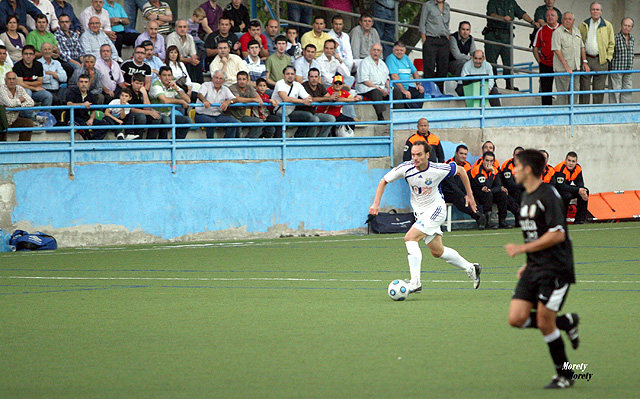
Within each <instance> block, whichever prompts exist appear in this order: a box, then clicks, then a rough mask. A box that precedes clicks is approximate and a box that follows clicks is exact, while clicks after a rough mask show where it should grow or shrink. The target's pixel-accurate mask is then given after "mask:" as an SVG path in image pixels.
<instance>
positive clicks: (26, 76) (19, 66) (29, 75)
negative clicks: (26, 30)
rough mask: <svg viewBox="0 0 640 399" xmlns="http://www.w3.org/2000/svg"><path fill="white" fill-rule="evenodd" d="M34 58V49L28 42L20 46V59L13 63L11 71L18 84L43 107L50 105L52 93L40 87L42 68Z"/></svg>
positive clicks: (42, 74) (42, 76)
mask: <svg viewBox="0 0 640 399" xmlns="http://www.w3.org/2000/svg"><path fill="white" fill-rule="evenodd" d="M35 58H36V49H35V48H34V47H33V46H32V45H30V44H27V45H25V46H24V47H23V48H22V59H21V60H20V61H18V62H16V63H15V65H14V66H13V71H14V72H15V73H16V75H18V85H20V86H22V87H24V89H25V91H26V92H27V94H28V95H29V96H30V97H31V98H33V100H34V101H36V102H39V103H40V104H41V105H42V106H44V107H51V104H53V95H52V94H51V93H49V92H48V91H46V90H45V89H44V87H42V81H43V79H44V69H43V68H42V64H41V63H39V62H34V61H35Z"/></svg>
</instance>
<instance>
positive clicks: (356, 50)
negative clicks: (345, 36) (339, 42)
mask: <svg viewBox="0 0 640 399" xmlns="http://www.w3.org/2000/svg"><path fill="white" fill-rule="evenodd" d="M349 35H350V36H351V50H352V51H353V66H354V68H356V69H358V67H359V66H360V62H362V60H363V59H365V58H367V57H368V56H369V52H370V51H371V48H372V47H373V45H374V44H380V36H379V35H378V31H377V30H376V28H374V27H373V16H371V14H369V13H368V12H365V13H363V14H362V15H360V25H358V26H356V27H355V28H353V29H352V30H351V32H350V33H349ZM321 48H322V47H321ZM380 55H381V56H382V54H380Z"/></svg>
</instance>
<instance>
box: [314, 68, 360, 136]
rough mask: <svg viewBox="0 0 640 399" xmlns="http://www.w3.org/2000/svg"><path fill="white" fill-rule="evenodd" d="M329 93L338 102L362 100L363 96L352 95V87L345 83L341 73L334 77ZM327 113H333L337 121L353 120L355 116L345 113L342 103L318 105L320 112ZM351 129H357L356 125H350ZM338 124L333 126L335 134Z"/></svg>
mask: <svg viewBox="0 0 640 399" xmlns="http://www.w3.org/2000/svg"><path fill="white" fill-rule="evenodd" d="M327 94H328V95H329V96H330V98H331V100H332V101H336V102H356V101H362V96H360V95H356V96H354V95H352V94H351V92H350V87H349V86H348V85H346V84H345V83H344V78H343V77H342V76H340V75H336V76H334V77H333V84H332V85H331V87H329V88H328V89H327ZM322 113H326V114H328V115H333V117H334V118H336V122H353V121H355V119H354V118H352V117H351V116H348V115H345V114H344V113H343V112H342V105H329V106H326V107H318V114H319V115H321V114H322ZM349 127H351V130H355V129H356V126H355V125H349ZM336 128H337V127H336V126H333V127H332V128H331V129H332V132H333V135H334V136H335V131H336Z"/></svg>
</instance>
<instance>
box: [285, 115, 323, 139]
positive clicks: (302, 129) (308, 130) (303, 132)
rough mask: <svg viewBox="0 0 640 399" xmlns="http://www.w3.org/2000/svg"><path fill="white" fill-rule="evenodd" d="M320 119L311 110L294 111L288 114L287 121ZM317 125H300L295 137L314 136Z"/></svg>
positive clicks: (315, 120) (313, 120) (316, 120)
mask: <svg viewBox="0 0 640 399" xmlns="http://www.w3.org/2000/svg"><path fill="white" fill-rule="evenodd" d="M318 121H319V120H318V119H317V118H316V117H315V115H313V114H312V113H311V112H307V111H293V112H292V113H290V114H289V115H288V116H287V122H318ZM315 131H316V128H315V126H299V127H298V130H296V133H295V134H294V135H293V137H313V136H314V134H315Z"/></svg>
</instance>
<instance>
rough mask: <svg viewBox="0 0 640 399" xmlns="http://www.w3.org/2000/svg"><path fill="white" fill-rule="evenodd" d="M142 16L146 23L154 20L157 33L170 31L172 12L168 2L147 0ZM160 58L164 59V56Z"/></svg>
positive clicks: (166, 33) (162, 33) (164, 33)
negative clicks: (156, 25)
mask: <svg viewBox="0 0 640 399" xmlns="http://www.w3.org/2000/svg"><path fill="white" fill-rule="evenodd" d="M142 17H143V18H144V19H145V20H146V21H147V25H148V24H149V22H151V21H153V22H156V23H157V24H158V33H159V34H161V35H168V34H169V33H171V29H172V23H173V13H172V12H171V7H169V4H168V3H165V2H164V1H160V0H149V1H148V2H147V3H146V4H145V5H144V6H143V8H142ZM158 57H160V55H158ZM160 58H161V59H163V60H164V57H160Z"/></svg>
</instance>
